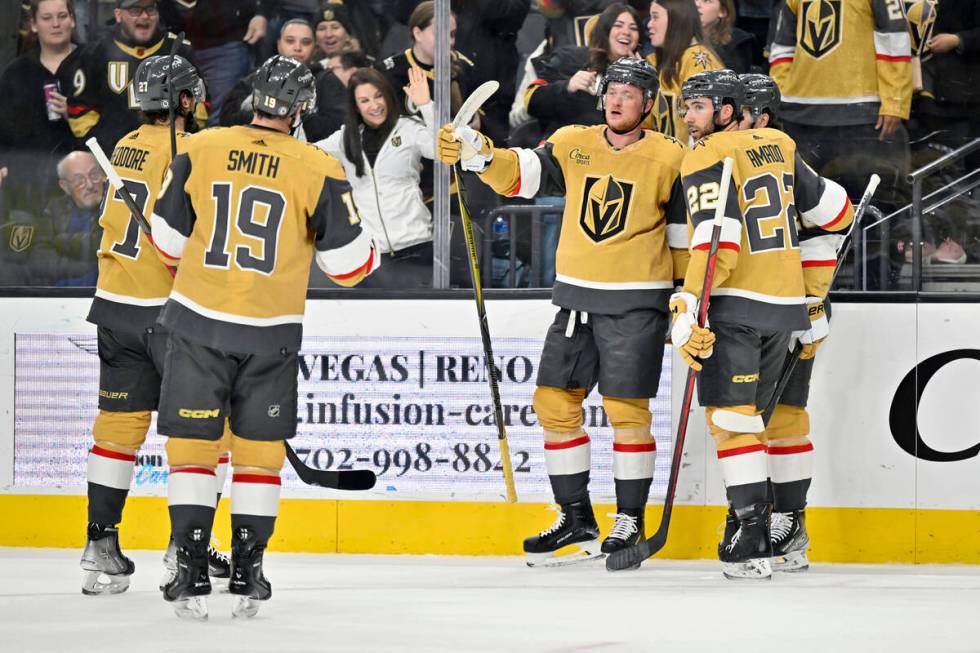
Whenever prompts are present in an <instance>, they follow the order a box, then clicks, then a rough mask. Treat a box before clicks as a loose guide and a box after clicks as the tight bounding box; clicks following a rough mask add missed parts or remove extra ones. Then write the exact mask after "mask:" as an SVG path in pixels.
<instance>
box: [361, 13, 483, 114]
mask: <svg viewBox="0 0 980 653" xmlns="http://www.w3.org/2000/svg"><path fill="white" fill-rule="evenodd" d="M434 18H435V3H433V2H431V0H427V1H426V2H421V3H419V5H418V6H417V7H416V8H415V10H414V11H412V15H411V16H410V17H409V19H408V28H409V31H410V32H411V35H412V46H411V47H410V48H408V49H407V50H405V51H404V52H402V53H401V54H396V55H394V56H392V57H388V58H387V59H385V60H383V61H380V62H378V63H377V64H375V68H377V69H378V70H380V71H381V72H382V73H383V74H384V75H385V76H386V77H387V78H388V81H389V82H391V85H392V86H393V87H394V88H395V90H396V92H397V93H398V97H399V101H400V102H405V100H406V99H407V100H410V98H407V96H406V95H405V93H404V92H403V91H402V89H403V88H405V87H407V86H408V85H409V84H408V82H409V78H408V71H409V70H410V69H412V68H414V67H418V68H421V69H422V71H423V72H424V73H425V76H426V78H427V79H428V81H429V92H430V94H432V95H434V94H435V93H434V91H433V86H432V85H433V80H434V79H435V66H434V62H435V48H436V30H435V25H434V24H433V22H432V21H433V19H434ZM455 44H456V16H455V14H450V17H449V47H450V49H451V56H452V61H451V67H452V72H451V74H452V82H451V84H450V113H451V114H453V115H455V113H456V111H457V110H458V109H459V107H460V105H461V104H462V103H463V98H464V97H466V96H467V95H468V94H469V92H470V91H471V90H472V88H473V87H472V83H471V80H472V79H473V61H472V60H470V58H469V57H467V56H465V55H463V54H461V53H460V52H459V51H457V50H454V49H452V48H454V47H455ZM405 107H406V109H407V110H408V112H409V113H416V109H415V107H414V106H413V105H412V104H411V102H406V103H405ZM474 120H478V119H476V118H474ZM478 124H479V123H478V122H474V123H473V124H472V125H471V126H478Z"/></svg>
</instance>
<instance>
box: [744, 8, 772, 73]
mask: <svg viewBox="0 0 980 653" xmlns="http://www.w3.org/2000/svg"><path fill="white" fill-rule="evenodd" d="M782 2H784V0H738V2H737V6H736V12H735V13H736V17H735V25H736V27H738V28H739V29H741V30H744V31H746V32H748V33H749V34H751V35H752V65H753V66H755V67H756V68H757V70H759V71H760V72H765V71H766V70H768V69H769V43H770V42H771V41H772V38H771V35H772V33H773V29H774V28H775V25H774V23H775V21H774V20H772V15H773V12H774V11H775V12H778V10H777V9H776V7H778V6H779V5H780V4H782ZM777 15H778V13H777Z"/></svg>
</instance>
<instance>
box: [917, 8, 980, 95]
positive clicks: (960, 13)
mask: <svg viewBox="0 0 980 653" xmlns="http://www.w3.org/2000/svg"><path fill="white" fill-rule="evenodd" d="M932 34H933V36H935V35H936V34H956V35H958V36H959V37H960V47H959V48H957V49H955V50H951V51H950V52H945V53H943V54H932V55H931V56H927V58H926V59H925V61H923V62H922V69H923V70H922V72H923V78H924V82H925V86H926V91H930V92H931V94H932V96H933V97H934V98H935V99H936V101H937V102H939V103H942V104H956V105H969V104H977V103H980V2H977V0H939V2H938V4H937V6H936V23H935V25H934V26H933V28H932ZM926 80H930V81H931V85H930V81H926Z"/></svg>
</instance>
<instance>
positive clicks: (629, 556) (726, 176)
mask: <svg viewBox="0 0 980 653" xmlns="http://www.w3.org/2000/svg"><path fill="white" fill-rule="evenodd" d="M734 164H735V161H734V160H733V159H732V158H731V157H725V162H724V165H723V167H722V171H721V184H720V188H719V190H718V203H717V204H716V205H715V217H714V221H713V223H712V227H711V245H710V246H709V248H708V265H707V266H706V267H705V269H704V284H703V285H702V286H701V301H700V302H699V303H698V326H699V327H703V326H704V325H705V322H707V319H708V303H709V301H710V300H711V284H712V283H713V282H714V278H715V263H716V261H717V260H718V241H719V240H720V239H721V226H722V221H723V220H724V219H725V209H726V207H727V204H728V187H729V186H730V185H731V181H732V166H733V165H734ZM696 377H697V372H695V371H694V368H693V367H691V368H689V369H688V370H687V381H686V382H685V384H684V399H683V400H682V401H681V414H680V420H679V421H678V424H677V435H676V437H675V438H674V455H673V457H672V458H671V461H670V477H669V478H668V480H667V494H666V496H665V497H664V512H663V515H662V516H661V517H660V526H659V528H657V532H656V533H654V534H653V537H651V538H650V539H648V540H644V541H643V542H640V543H639V544H634V545H633V546H630V547H627V548H625V549H620V550H619V551H616V552H614V553H612V554H610V556H609V557H608V558H606V569H608V570H609V571H620V570H622V569H629V568H630V567H636V566H637V565H639V564H640V563H641V562H643V561H644V560H646V559H647V558H649V557H650V556H652V555H653V554H655V553H656V552H657V551H659V550H660V549H662V548H664V545H665V544H667V530H668V529H669V528H670V515H671V513H672V512H673V509H674V494H675V493H676V491H677V475H678V472H680V469H681V457H682V456H683V454H684V439H685V438H686V437H687V423H688V419H689V417H690V414H691V401H692V400H693V399H694V381H695V379H696Z"/></svg>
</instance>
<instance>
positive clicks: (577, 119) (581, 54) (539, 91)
mask: <svg viewBox="0 0 980 653" xmlns="http://www.w3.org/2000/svg"><path fill="white" fill-rule="evenodd" d="M532 64H533V65H534V70H535V72H537V74H538V79H537V80H535V81H534V83H533V84H531V86H529V87H528V88H527V89H525V91H524V104H525V106H526V107H527V112H528V114H529V115H530V116H531V117H532V118H536V119H537V120H538V122H539V123H541V128H542V130H543V138H547V137H548V136H551V134H552V133H554V131H555V130H557V129H558V128H560V127H564V126H565V125H598V124H599V123H601V122H603V121H604V117H603V115H602V112H601V111H599V110H598V108H597V101H598V98H597V97H596V96H595V95H592V94H591V93H587V92H585V91H576V92H574V93H569V92H568V80H569V79H571V77H572V75H574V74H575V73H577V72H578V71H580V70H584V69H585V68H586V67H587V66H588V64H589V50H588V48H579V47H574V46H566V47H562V48H556V49H554V50H552V51H551V52H547V53H545V54H543V55H541V56H540V57H538V58H537V59H534V60H533V61H532Z"/></svg>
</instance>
